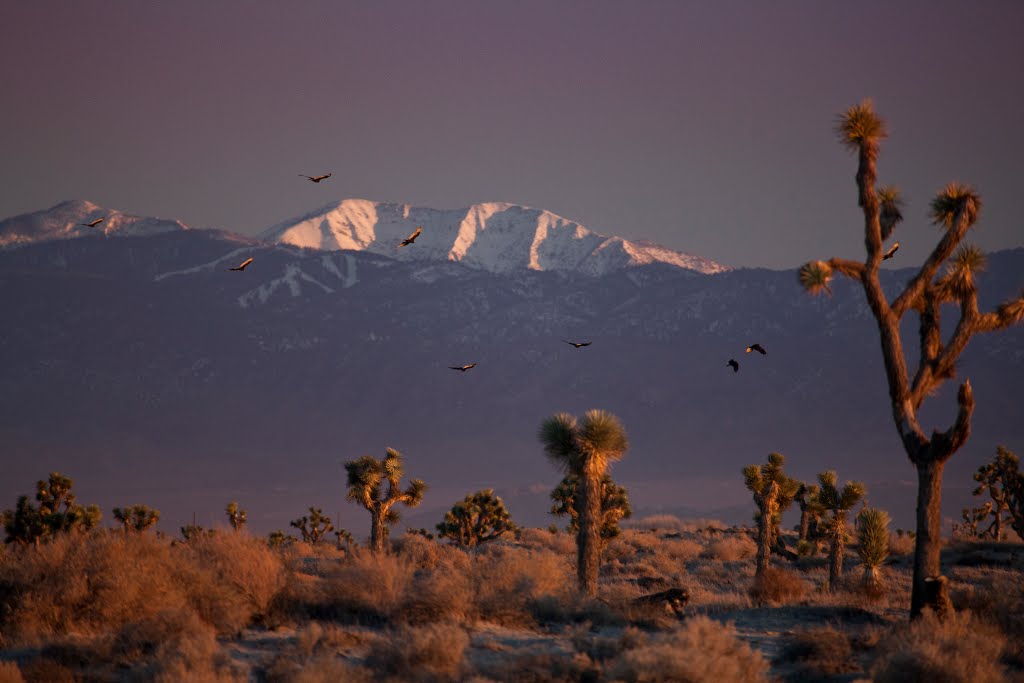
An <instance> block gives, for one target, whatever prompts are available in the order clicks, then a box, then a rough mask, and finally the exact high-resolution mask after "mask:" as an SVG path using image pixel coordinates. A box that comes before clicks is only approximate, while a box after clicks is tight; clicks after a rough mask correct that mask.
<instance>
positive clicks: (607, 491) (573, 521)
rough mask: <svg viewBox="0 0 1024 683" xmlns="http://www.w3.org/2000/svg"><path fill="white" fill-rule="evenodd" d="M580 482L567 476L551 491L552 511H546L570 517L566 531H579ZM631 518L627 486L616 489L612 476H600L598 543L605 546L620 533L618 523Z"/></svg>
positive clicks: (616, 485)
mask: <svg viewBox="0 0 1024 683" xmlns="http://www.w3.org/2000/svg"><path fill="white" fill-rule="evenodd" d="M579 486H580V481H579V479H577V478H576V477H574V476H573V475H571V474H569V475H566V476H565V477H564V478H563V479H562V481H560V482H559V483H558V486H556V487H555V490H554V491H552V492H551V502H552V504H551V509H550V510H549V511H548V512H550V513H551V514H552V515H555V516H556V517H564V516H565V515H568V516H569V531H570V532H571V533H576V532H578V531H579V527H580V523H579V519H580V511H579V501H578V500H577V490H578V489H579ZM632 515H633V507H632V506H631V505H630V504H629V492H628V491H627V490H626V487H624V486H619V485H618V484H616V483H615V481H614V480H612V476H611V475H610V474H608V473H605V475H604V476H603V477H601V542H602V543H607V542H608V541H609V540H611V539H613V538H616V537H617V536H619V535H620V534H621V533H622V529H621V528H620V527H619V522H620V521H621V520H623V519H628V518H629V517H631V516H632Z"/></svg>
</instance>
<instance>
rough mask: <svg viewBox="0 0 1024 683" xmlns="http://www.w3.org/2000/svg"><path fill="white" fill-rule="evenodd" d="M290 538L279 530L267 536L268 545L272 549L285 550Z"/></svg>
mask: <svg viewBox="0 0 1024 683" xmlns="http://www.w3.org/2000/svg"><path fill="white" fill-rule="evenodd" d="M289 538H290V537H289V536H287V535H286V534H285V533H284V532H283V531H281V530H280V529H278V530H277V531H271V532H270V533H269V534H268V535H267V545H269V546H270V547H271V548H283V547H284V546H285V544H286V543H287V541H288V539H289Z"/></svg>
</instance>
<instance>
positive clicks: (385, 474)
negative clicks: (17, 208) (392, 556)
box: [345, 448, 427, 553]
mask: <svg viewBox="0 0 1024 683" xmlns="http://www.w3.org/2000/svg"><path fill="white" fill-rule="evenodd" d="M345 471H346V472H347V474H348V494H347V496H346V497H347V498H348V500H350V501H352V502H354V503H359V504H360V505H362V506H363V507H364V508H366V509H367V510H369V512H370V519H371V527H370V549H371V550H372V551H373V552H375V553H380V552H383V551H384V539H385V537H386V536H387V527H386V525H393V524H396V523H397V522H398V520H399V519H400V516H399V514H398V510H396V509H395V505H396V504H398V503H401V504H402V505H405V506H406V507H411V508H414V507H416V506H417V505H419V504H420V502H422V500H423V493H424V492H425V491H426V490H427V485H426V484H424V483H423V480H421V479H413V480H412V481H410V482H409V486H408V488H406V489H405V490H404V491H403V490H402V489H401V488H400V484H399V481H400V480H401V478H402V473H403V472H402V454H401V453H399V452H398V451H396V450H395V449H394V448H388V449H387V450H386V451H385V454H384V459H383V460H377V459H376V458H374V457H373V456H372V455H364V456H363V457H361V458H359V459H358V460H350V461H349V462H346V463H345ZM385 483H387V485H388V488H387V492H385V491H384V490H383V487H384V484H385Z"/></svg>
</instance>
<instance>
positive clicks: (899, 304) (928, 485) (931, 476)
mask: <svg viewBox="0 0 1024 683" xmlns="http://www.w3.org/2000/svg"><path fill="white" fill-rule="evenodd" d="M836 132H837V134H838V136H839V139H840V142H841V143H842V144H843V145H844V146H845V147H847V148H848V149H850V150H852V151H854V152H855V153H856V154H857V158H858V165H857V178H856V180H857V204H858V205H859V206H860V208H861V210H862V212H863V215H864V242H865V247H866V250H867V257H866V259H865V260H864V262H863V263H861V262H858V261H851V260H847V259H839V258H833V259H830V260H828V261H814V262H811V263H807V264H805V265H804V266H803V267H802V268H801V269H800V282H801V284H802V285H803V286H804V287H805V288H806V289H807V291H809V292H811V293H819V292H829V291H830V290H829V283H830V281H831V278H832V276H833V274H834V273H840V274H841V275H845V276H846V277H849V278H850V279H852V280H854V281H856V282H859V283H860V284H861V286H862V287H863V289H864V293H865V295H866V297H867V302H868V307H869V308H870V310H871V313H872V314H873V316H874V318H875V320H876V322H877V325H878V332H879V337H880V340H881V346H882V358H883V361H884V365H885V374H886V379H887V380H888V384H889V401H890V404H891V407H892V416H893V422H894V423H895V424H896V430H897V432H898V433H899V435H900V440H901V441H902V443H903V448H904V450H905V451H906V454H907V456H908V457H909V458H910V461H911V463H913V464H914V466H915V467H916V468H917V474H918V491H917V541H916V546H915V549H914V578H913V589H912V592H911V600H910V614H911V617H912V618H915V617H917V616H919V615H920V614H921V610H922V609H923V608H924V607H925V606H927V604H928V599H926V593H929V594H930V592H929V591H928V587H927V586H926V584H925V581H926V579H929V578H938V576H939V571H940V570H939V549H940V547H941V530H942V520H941V517H940V496H941V491H942V470H943V467H944V465H945V463H946V461H947V460H949V458H950V457H951V456H952V455H953V454H954V453H956V452H957V451H958V450H959V449H960V447H961V446H963V444H964V443H965V442H966V441H967V437H968V436H969V435H970V431H971V414H972V413H973V412H974V394H973V392H972V390H971V383H970V381H965V382H964V383H963V384H962V385H961V386H960V390H959V392H958V394H957V404H958V407H959V410H958V413H957V417H956V420H955V421H954V423H953V425H952V426H951V427H950V428H949V429H947V430H946V431H944V432H940V431H938V430H935V431H933V432H932V434H931V435H930V436H929V435H928V434H926V433H925V430H924V428H922V426H921V425H920V424H919V422H918V411H919V409H920V408H921V404H922V403H923V402H924V400H925V398H926V397H928V396H931V395H933V394H935V392H936V391H937V390H938V388H939V387H940V386H941V385H942V384H943V383H944V382H945V381H946V380H947V379H950V378H952V377H954V376H955V374H956V362H957V359H958V358H959V357H960V354H961V353H962V352H963V350H964V349H965V348H966V346H967V343H968V341H970V339H971V337H972V336H973V335H975V334H977V333H979V332H992V331H995V330H1001V329H1004V328H1006V327H1009V326H1010V325H1013V324H1016V323H1019V322H1020V321H1021V319H1022V318H1024V294H1022V295H1021V296H1018V297H1017V298H1016V299H1013V300H1011V301H1008V302H1006V303H1004V304H1002V305H1000V306H999V307H997V308H996V310H995V311H992V312H989V313H981V312H980V311H979V310H978V291H977V286H976V285H977V283H976V281H975V276H976V274H977V273H978V272H979V271H980V270H981V269H982V268H983V267H984V256H983V254H982V253H981V251H979V250H978V249H976V248H974V247H971V246H964V247H961V248H960V250H959V251H957V247H958V246H959V245H960V243H961V242H962V241H963V239H964V237H965V236H966V235H967V231H968V230H969V229H970V228H971V226H973V225H974V224H975V223H976V222H977V220H978V216H979V214H980V211H981V199H980V197H979V196H978V194H977V193H976V192H975V191H974V190H973V189H972V188H971V187H969V186H967V185H963V184H960V183H950V184H949V185H947V186H946V187H945V188H943V189H942V191H940V192H939V194H938V195H937V196H936V197H935V199H933V200H932V202H931V219H932V221H933V222H934V223H935V224H936V225H938V226H940V227H941V228H942V229H943V234H942V237H941V238H940V239H939V241H938V244H936V246H935V247H934V249H933V250H932V252H931V254H930V255H929V256H928V258H927V259H926V260H925V262H924V264H923V265H922V266H921V267H920V268H919V269H918V271H917V273H915V274H914V276H913V277H912V278H911V279H910V281H909V282H908V283H907V285H906V286H905V287H904V288H903V290H902V291H901V292H900V293H899V294H898V295H897V296H896V297H895V299H893V300H891V301H890V300H889V299H888V298H887V297H886V295H885V292H884V291H883V290H882V285H881V283H880V281H879V276H878V270H879V264H880V263H881V262H882V256H883V240H885V239H887V238H888V237H889V236H890V235H891V234H892V232H893V230H894V229H895V227H896V225H897V224H898V223H899V222H900V221H901V220H902V218H903V216H902V211H901V207H900V202H899V194H898V191H897V190H895V189H894V188H881V189H880V188H876V182H877V178H878V176H877V171H876V162H877V160H878V154H879V150H880V145H881V141H882V140H883V139H884V138H885V137H886V130H885V124H884V123H883V121H882V119H881V118H879V116H878V115H877V114H875V112H874V109H873V106H872V104H871V102H870V101H864V102H862V103H861V104H858V105H856V106H853V107H851V108H850V109H848V110H847V111H846V112H845V113H844V114H842V115H841V116H840V117H839V121H838V124H837V126H836ZM954 252H956V253H955V254H954ZM951 257H952V258H951ZM943 264H946V269H945V272H942V273H940V268H942V266H943ZM944 303H951V304H954V305H956V306H957V307H958V308H959V320H958V321H957V324H956V327H955V329H954V330H953V332H952V333H951V334H950V335H949V336H948V337H947V338H946V339H943V338H942V334H941V325H940V322H941V320H940V313H941V312H942V304H944ZM910 311H914V312H916V313H917V315H918V318H919V321H920V325H919V330H918V336H919V342H920V357H919V361H918V367H917V370H916V371H915V372H914V374H913V376H912V377H911V375H910V373H909V371H908V369H907V360H906V357H905V355H904V353H903V341H902V338H901V336H900V320H901V319H902V318H903V316H904V315H906V314H907V313H909V312H910ZM940 583H942V582H940ZM940 602H941V604H939V603H940ZM933 606H934V607H935V608H936V609H937V610H938V611H943V610H945V609H946V608H947V607H948V598H946V597H945V596H943V595H938V594H937V597H936V598H934V604H933Z"/></svg>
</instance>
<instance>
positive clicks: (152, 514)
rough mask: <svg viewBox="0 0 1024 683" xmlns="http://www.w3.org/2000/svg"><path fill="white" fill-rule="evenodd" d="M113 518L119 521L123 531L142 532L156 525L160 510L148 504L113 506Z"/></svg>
mask: <svg viewBox="0 0 1024 683" xmlns="http://www.w3.org/2000/svg"><path fill="white" fill-rule="evenodd" d="M114 519H116V520H117V521H118V522H120V523H121V527H122V528H123V529H124V531H125V533H128V532H132V533H142V532H143V531H146V530H147V529H151V528H153V527H154V526H156V523H157V522H159V521H160V511H159V510H156V509H154V508H151V507H149V506H148V505H129V506H128V507H124V508H114Z"/></svg>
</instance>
